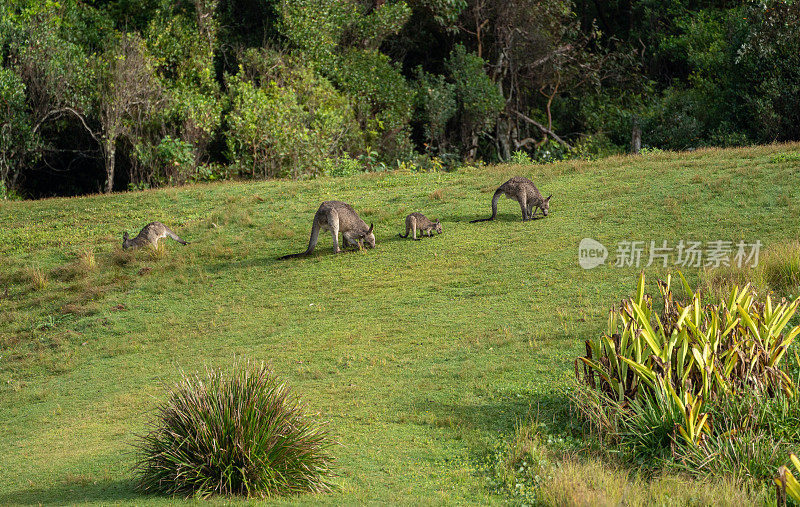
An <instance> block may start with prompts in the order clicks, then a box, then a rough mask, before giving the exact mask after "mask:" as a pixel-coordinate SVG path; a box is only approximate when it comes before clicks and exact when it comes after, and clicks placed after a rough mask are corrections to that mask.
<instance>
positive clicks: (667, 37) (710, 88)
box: [0, 0, 800, 198]
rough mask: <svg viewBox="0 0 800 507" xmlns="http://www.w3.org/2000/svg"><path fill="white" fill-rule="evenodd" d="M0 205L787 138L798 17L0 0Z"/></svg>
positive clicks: (556, 8) (390, 3)
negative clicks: (635, 146) (235, 181)
mask: <svg viewBox="0 0 800 507" xmlns="http://www.w3.org/2000/svg"><path fill="white" fill-rule="evenodd" d="M0 61H2V67H0V198H9V197H18V196H23V197H41V196H49V195H75V194H82V193H87V192H97V191H106V192H108V191H112V190H125V189H136V188H148V187H154V186H163V185H173V184H182V183H186V182H195V181H209V180H215V179H223V178H276V177H293V178H300V177H313V176H315V175H320V174H329V175H338V174H349V173H353V172H357V171H376V170H382V169H386V168H389V169H393V168H396V167H398V166H399V167H401V168H411V169H412V170H414V169H418V170H430V169H443V168H447V167H452V166H453V165H455V164H458V163H460V162H462V161H465V160H466V161H485V162H494V161H505V160H509V159H514V160H518V161H519V160H537V161H549V160H555V159H560V158H567V157H593V156H598V155H603V154H607V153H616V152H624V151H628V150H630V145H631V139H632V133H634V132H637V133H638V132H640V133H641V142H642V146H646V147H650V148H661V149H692V148H695V147H700V146H735V145H745V144H752V143H766V142H772V141H783V140H797V139H800V1H797V0H765V1H759V2H743V1H736V0H705V1H702V0H664V1H661V0H609V1H605V2H598V1H597V0H574V1H570V0H518V1H517V0H405V1H402V0H401V1H394V0H369V1H365V0H85V1H80V0H60V1H56V0H4V1H3V2H2V3H0Z"/></svg>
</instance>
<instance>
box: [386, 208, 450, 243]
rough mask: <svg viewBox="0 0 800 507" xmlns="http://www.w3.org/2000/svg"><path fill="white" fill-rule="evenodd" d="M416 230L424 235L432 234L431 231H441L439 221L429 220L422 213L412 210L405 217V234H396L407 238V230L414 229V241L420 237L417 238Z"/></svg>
mask: <svg viewBox="0 0 800 507" xmlns="http://www.w3.org/2000/svg"><path fill="white" fill-rule="evenodd" d="M418 230H419V231H420V233H425V235H426V236H428V237H430V236H433V231H436V232H437V233H439V234H441V233H442V224H440V223H439V220H436V221H435V222H431V221H430V219H428V217H426V216H425V215H423V214H422V213H417V212H414V213H412V214H410V215H408V216H407V217H406V235H405V236H403V235H402V234H399V233H398V234H397V235H398V236H400V237H401V238H407V237H408V231H414V241H419V240H420V239H421V238H417V231H418Z"/></svg>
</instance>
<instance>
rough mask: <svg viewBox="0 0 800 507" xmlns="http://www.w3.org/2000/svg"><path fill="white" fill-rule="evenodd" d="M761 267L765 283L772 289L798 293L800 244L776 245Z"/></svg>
mask: <svg viewBox="0 0 800 507" xmlns="http://www.w3.org/2000/svg"><path fill="white" fill-rule="evenodd" d="M761 266H762V270H763V273H764V275H763V277H764V281H765V282H766V283H767V285H769V287H770V288H771V289H773V290H775V291H782V292H784V291H789V292H791V291H796V290H797V288H798V286H800V242H798V241H794V242H792V243H786V244H782V245H776V246H775V247H773V248H771V249H769V250H767V251H766V252H765V254H764V257H763V259H762V261H761ZM793 294H796V292H795V293H793Z"/></svg>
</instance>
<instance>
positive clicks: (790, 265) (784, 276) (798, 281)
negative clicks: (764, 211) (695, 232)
mask: <svg viewBox="0 0 800 507" xmlns="http://www.w3.org/2000/svg"><path fill="white" fill-rule="evenodd" d="M700 282H701V289H702V290H703V292H704V293H705V296H707V297H708V298H709V299H710V300H717V299H720V298H721V297H723V296H725V295H726V294H728V293H730V291H731V289H732V288H733V287H743V286H744V285H745V284H748V283H749V284H750V286H751V287H753V288H754V289H756V290H758V291H759V292H769V291H772V292H774V293H776V294H779V295H781V296H796V295H797V294H798V290H800V241H792V242H789V243H778V244H775V245H771V246H770V247H769V248H766V249H764V250H763V252H762V253H761V257H760V259H759V262H758V265H757V266H756V267H750V266H742V267H737V266H721V267H719V268H715V269H706V270H704V271H703V272H702V274H701V277H700Z"/></svg>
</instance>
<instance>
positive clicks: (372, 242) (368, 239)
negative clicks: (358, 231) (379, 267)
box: [361, 224, 375, 248]
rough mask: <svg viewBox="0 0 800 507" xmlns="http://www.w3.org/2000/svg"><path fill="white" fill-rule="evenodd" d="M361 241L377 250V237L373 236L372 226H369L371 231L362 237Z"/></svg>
mask: <svg viewBox="0 0 800 507" xmlns="http://www.w3.org/2000/svg"><path fill="white" fill-rule="evenodd" d="M361 241H363V242H364V244H365V245H366V246H368V247H370V248H375V235H374V234H372V224H369V229H367V232H365V233H363V234H362V235H361Z"/></svg>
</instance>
